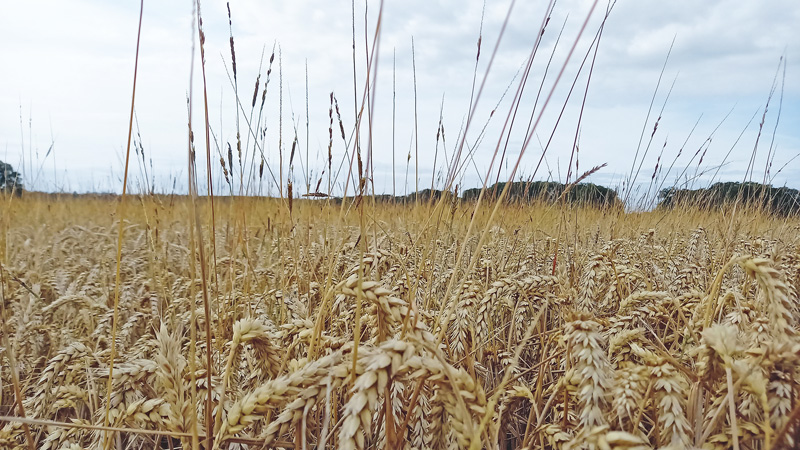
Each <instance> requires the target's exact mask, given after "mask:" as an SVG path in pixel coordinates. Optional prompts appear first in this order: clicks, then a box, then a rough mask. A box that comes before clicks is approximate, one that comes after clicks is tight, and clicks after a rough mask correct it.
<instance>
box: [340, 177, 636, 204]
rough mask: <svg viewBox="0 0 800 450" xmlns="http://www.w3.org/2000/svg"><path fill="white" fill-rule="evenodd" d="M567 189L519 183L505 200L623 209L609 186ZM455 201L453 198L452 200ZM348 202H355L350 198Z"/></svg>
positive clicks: (493, 194) (472, 192) (424, 193)
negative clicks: (560, 200)
mask: <svg viewBox="0 0 800 450" xmlns="http://www.w3.org/2000/svg"><path fill="white" fill-rule="evenodd" d="M505 186H506V183H497V184H495V185H493V186H491V187H487V188H486V194H485V195H484V198H485V199H487V200H491V199H496V198H497V197H499V196H500V193H501V192H503V189H504V188H505ZM565 189H566V186H565V185H564V184H561V183H555V182H549V181H532V182H525V181H518V182H512V183H511V186H510V187H509V192H508V195H507V196H506V199H505V201H506V202H509V203H523V204H527V203H554V202H556V201H558V200H559V199H561V197H562V195H563V199H564V201H565V202H566V203H569V204H575V205H581V206H593V207H610V206H614V207H618V206H622V201H621V200H620V199H619V198H618V197H617V192H616V191H615V190H613V189H609V188H607V187H603V186H598V185H596V184H591V183H585V184H576V185H573V186H571V187H570V188H569V190H567V192H566V194H564V190H565ZM480 193H481V189H480V188H474V189H467V190H465V191H464V193H463V194H462V195H461V198H462V199H463V200H465V201H475V200H477V199H478V196H479V195H480ZM443 194H444V195H452V194H451V193H450V192H448V191H440V190H438V189H433V190H431V189H423V190H421V191H419V192H417V193H411V194H408V195H406V196H397V197H394V196H392V195H376V196H375V199H376V200H378V201H394V202H398V203H411V202H414V201H417V200H419V201H420V202H422V201H429V200H431V198H433V199H434V200H438V199H439V198H441V196H442V195H443ZM450 198H452V197H450ZM336 200H337V201H341V199H336ZM348 200H352V197H349V198H348Z"/></svg>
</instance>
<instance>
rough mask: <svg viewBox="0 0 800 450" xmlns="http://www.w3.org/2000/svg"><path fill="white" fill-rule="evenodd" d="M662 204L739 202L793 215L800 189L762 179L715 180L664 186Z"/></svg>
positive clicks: (711, 205) (798, 204) (796, 211)
mask: <svg viewBox="0 0 800 450" xmlns="http://www.w3.org/2000/svg"><path fill="white" fill-rule="evenodd" d="M658 196H659V199H660V201H659V203H658V207H659V208H675V207H686V206H695V207H699V208H719V207H722V206H726V205H732V204H734V203H736V202H739V203H740V204H742V205H746V206H747V207H752V208H760V209H763V210H764V211H765V212H769V213H772V214H778V215H781V216H790V215H797V214H800V192H798V191H797V189H790V188H787V187H780V188H775V187H772V186H771V185H768V184H761V183H738V182H725V183H714V184H712V185H711V186H709V187H707V188H704V189H693V190H692V189H676V188H669V189H662V190H661V192H660V193H659V195H658Z"/></svg>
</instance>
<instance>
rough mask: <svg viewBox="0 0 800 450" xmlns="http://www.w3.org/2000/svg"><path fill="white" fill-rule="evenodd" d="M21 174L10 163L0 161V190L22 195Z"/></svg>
mask: <svg viewBox="0 0 800 450" xmlns="http://www.w3.org/2000/svg"><path fill="white" fill-rule="evenodd" d="M22 189H23V186H22V176H20V174H19V173H18V172H17V171H15V170H14V168H13V167H11V164H8V163H4V162H3V161H0V191H2V192H11V193H13V194H15V195H17V196H19V195H22Z"/></svg>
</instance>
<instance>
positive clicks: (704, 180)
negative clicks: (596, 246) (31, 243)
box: [0, 0, 800, 195]
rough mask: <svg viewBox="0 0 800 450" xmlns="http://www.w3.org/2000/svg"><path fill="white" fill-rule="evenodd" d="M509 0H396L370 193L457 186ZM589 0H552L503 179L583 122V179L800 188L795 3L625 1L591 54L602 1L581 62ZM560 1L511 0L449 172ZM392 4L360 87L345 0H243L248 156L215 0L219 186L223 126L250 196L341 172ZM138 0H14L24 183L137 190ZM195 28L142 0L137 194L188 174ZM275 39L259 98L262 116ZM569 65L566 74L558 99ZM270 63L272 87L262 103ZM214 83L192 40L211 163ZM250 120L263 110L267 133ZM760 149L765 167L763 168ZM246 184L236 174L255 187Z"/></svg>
mask: <svg viewBox="0 0 800 450" xmlns="http://www.w3.org/2000/svg"><path fill="white" fill-rule="evenodd" d="M509 5H510V2H509V1H487V2H486V4H485V7H484V3H483V2H482V1H462V0H458V1H456V0H452V1H436V2H432V1H416V0H411V1H402V2H400V1H386V2H385V5H384V8H383V14H382V27H381V34H380V42H379V51H378V52H377V70H375V69H374V68H373V72H372V74H373V75H375V76H376V77H377V81H376V83H375V85H374V90H371V91H370V94H371V96H373V97H374V109H373V114H372V115H371V123H372V149H373V151H372V155H373V156H372V160H371V162H372V166H373V168H374V187H375V190H376V192H386V193H392V192H395V193H397V194H405V193H406V192H411V191H413V190H414V189H415V188H416V187H417V186H419V188H420V189H422V188H426V187H430V186H431V184H432V183H433V184H434V185H435V186H437V187H441V186H442V183H443V182H444V180H445V178H446V176H447V166H448V164H450V165H452V163H450V162H451V161H452V158H453V155H454V153H456V151H457V147H458V144H459V141H460V138H461V136H462V134H463V133H462V132H463V129H464V125H465V122H466V120H467V117H468V112H469V105H470V99H471V98H473V96H472V95H471V94H472V92H473V87H472V86H473V74H474V73H475V72H477V76H476V79H477V81H476V84H477V86H479V85H480V84H481V81H482V80H483V78H484V75H485V74H486V69H487V65H488V62H489V59H490V57H491V55H492V53H493V49H494V47H495V45H496V43H497V40H498V36H499V33H500V29H501V26H502V24H503V21H504V19H505V17H506V14H507V12H508V8H509ZM591 5H592V2H591V1H586V0H560V1H558V2H556V4H555V8H554V11H553V13H552V16H551V20H550V21H549V22H548V24H547V27H546V28H545V31H544V34H543V36H542V41H541V44H540V46H539V47H538V49H537V52H536V54H535V57H534V59H533V64H532V68H531V71H530V75H529V76H528V78H527V82H526V84H525V89H524V91H523V95H522V100H521V104H520V106H519V108H518V110H517V116H516V119H515V123H514V126H513V128H512V131H511V133H510V138H509V139H508V145H507V150H506V155H505V160H504V162H503V164H502V165H501V166H500V168H499V172H498V167H497V163H495V166H494V168H493V169H492V172H491V176H490V177H489V179H490V182H494V180H495V179H498V178H499V179H500V180H505V179H508V177H509V176H510V174H511V171H512V169H513V166H514V163H515V162H516V161H517V159H518V158H520V154H521V152H522V153H523V154H522V156H521V158H520V166H519V171H518V172H517V174H516V176H515V179H519V178H520V177H522V178H525V179H527V178H529V177H534V178H535V179H554V180H557V181H564V180H565V178H566V176H567V172H568V167H569V162H570V159H571V155H573V148H574V145H573V143H574V142H575V137H576V135H577V136H578V145H577V147H578V151H577V158H576V159H573V161H575V160H577V168H576V167H575V163H574V162H573V165H572V167H573V169H572V172H573V175H572V178H573V179H574V177H575V175H574V173H578V174H580V173H583V172H585V171H587V170H589V169H590V168H592V167H594V166H598V165H601V164H607V166H605V167H604V168H602V169H600V170H599V171H597V172H596V173H594V174H592V175H591V176H590V177H589V178H588V180H589V181H592V182H595V183H598V184H604V185H607V186H611V187H618V188H621V187H622V185H623V183H625V182H627V180H633V183H632V185H633V190H634V192H635V193H637V194H639V195H641V194H644V193H646V192H647V191H649V192H650V193H651V194H652V193H653V192H655V190H657V189H658V188H659V187H667V186H673V185H679V186H694V187H702V186H705V185H707V184H708V183H710V182H712V181H742V180H744V179H746V178H752V179H753V180H754V181H759V182H760V181H762V180H764V179H765V178H766V179H767V180H768V181H769V182H771V183H772V184H774V185H788V186H790V187H794V188H800V181H798V180H799V179H800V158H797V159H793V158H795V157H796V156H797V155H798V154H800V27H798V26H797V25H798V24H800V3H799V2H797V1H796V0H765V1H760V2H740V1H734V0H721V1H704V2H697V1H693V0H692V1H689V0H678V1H670V2H663V1H642V0H619V1H618V2H617V4H616V5H615V7H614V9H613V10H612V12H611V13H610V15H609V17H608V19H607V21H606V23H605V26H604V28H603V32H602V35H601V37H600V39H599V47H598V50H597V52H596V55H595V52H594V49H593V47H592V45H593V41H594V39H595V37H596V36H597V32H598V30H599V29H600V25H601V23H602V21H603V17H604V13H605V10H606V6H607V5H606V3H604V2H600V3H598V5H597V8H596V9H595V11H594V13H593V14H592V15H591V17H590V19H589V21H588V25H587V27H586V29H585V31H584V33H583V35H582V36H581V37H580V39H579V40H577V45H576V47H575V51H574V53H573V54H572V56H571V59H570V60H569V61H567V55H568V53H569V50H570V48H571V47H572V46H573V44H574V43H576V39H577V38H578V34H579V31H580V28H581V24H582V23H583V22H584V20H586V18H587V15H588V14H589V11H590V8H591ZM365 6H366V9H365ZM546 7H547V2H531V1H521V2H517V4H516V5H515V6H514V9H513V12H512V14H511V16H510V19H509V22H508V26H507V29H506V31H505V35H504V36H503V38H502V41H501V42H500V44H499V47H498V49H497V52H496V54H495V57H494V60H493V64H492V67H491V71H490V72H489V74H488V77H487V78H486V82H485V87H484V89H483V92H482V95H481V97H480V98H479V100H478V102H477V104H476V106H475V113H474V115H473V119H472V121H471V124H470V126H469V128H468V129H467V132H466V141H465V142H466V145H465V146H464V149H463V151H462V160H464V161H465V162H464V163H463V170H461V171H460V172H459V176H458V177H457V179H456V180H455V181H456V182H457V183H459V184H460V185H461V186H463V187H465V188H469V187H475V186H479V185H480V184H481V183H482V182H483V179H484V177H485V175H486V173H487V171H488V167H489V165H490V162H491V160H492V155H493V154H494V151H495V148H496V147H497V146H498V142H500V143H501V144H500V153H502V151H503V148H505V142H506V137H505V136H506V135H504V134H503V124H504V122H505V121H506V118H507V117H508V115H509V111H510V108H511V105H512V100H513V97H514V93H515V92H516V90H517V87H518V85H519V84H520V81H521V80H522V79H523V76H522V72H523V71H524V66H525V63H526V60H527V58H528V57H529V55H530V52H531V50H532V49H533V48H534V44H535V42H536V36H537V34H538V31H539V27H540V24H541V23H542V20H543V17H544V15H545V11H546ZM379 8H380V3H379V2H372V1H371V2H369V4H368V5H365V3H364V2H363V0H359V1H356V2H355V41H356V49H355V90H354V73H353V72H354V69H353V64H354V62H353V47H352V39H353V36H352V33H353V11H352V10H351V3H350V2H343V1H338V2H330V1H311V0H309V1H292V2H287V1H269V2H266V1H255V0H242V1H234V2H231V14H232V29H233V35H234V40H235V49H236V62H237V80H238V90H239V98H240V102H241V109H240V111H243V112H241V113H240V114H239V115H238V122H239V123H238V126H239V130H240V135H241V136H242V146H243V156H242V158H243V160H242V163H241V167H242V169H240V168H239V162H238V155H237V151H236V130H237V112H236V111H237V107H236V96H235V91H234V88H233V86H232V83H231V79H230V78H229V76H230V72H231V53H230V48H229V29H228V15H227V9H226V4H225V3H224V2H219V1H216V2H211V1H206V2H203V3H202V11H201V12H202V17H203V21H204V28H205V33H206V43H205V52H206V80H207V92H208V112H209V116H210V125H211V131H212V133H213V135H212V138H211V147H212V158H211V159H212V166H213V169H212V170H213V180H214V183H215V190H217V191H219V190H220V189H222V191H223V192H226V191H228V190H229V187H228V185H227V184H225V181H224V178H223V175H222V170H221V166H220V163H219V159H220V156H223V157H224V159H226V160H227V145H228V143H230V144H231V145H232V148H233V162H234V166H235V169H234V170H235V174H234V176H235V178H236V179H239V177H240V173H244V174H245V178H247V177H249V176H250V175H251V174H255V175H254V176H255V179H251V180H252V181H250V182H247V180H245V182H244V184H245V185H246V189H247V191H248V192H250V193H256V192H261V193H272V194H275V193H277V191H278V189H277V188H276V186H275V180H278V179H281V173H282V174H283V177H282V179H283V180H284V181H285V180H286V179H287V178H290V177H291V178H292V179H293V180H294V185H295V190H294V192H295V193H300V194H303V193H306V191H307V190H311V191H314V190H316V188H315V187H316V185H317V183H318V180H320V179H322V180H323V181H322V183H321V185H320V186H321V187H320V189H319V190H321V191H327V190H328V188H327V186H328V175H329V173H328V171H327V170H326V167H327V160H328V145H329V132H328V127H329V115H328V114H329V112H328V111H329V107H330V93H331V92H333V93H334V95H335V97H336V99H337V101H338V104H339V107H340V112H341V117H342V122H343V126H344V128H345V132H346V134H347V138H348V140H349V139H350V136H351V133H352V130H353V129H354V124H355V117H356V113H355V111H356V106H355V105H356V104H358V105H359V106H360V104H361V100H362V96H363V93H364V85H365V76H366V72H367V71H366V58H365V55H366V52H367V48H368V47H369V48H370V49H371V48H372V45H373V36H374V31H375V27H376V24H377V19H378V11H379ZM138 18H139V3H138V2H134V1H129V0H125V1H115V2H106V1H89V0H75V1H70V2H62V1H36V0H33V1H26V2H13V3H9V4H6V5H5V6H3V8H2V14H0V42H2V45H0V61H2V67H3V69H2V70H0V159H2V160H4V161H7V162H9V163H11V164H12V165H14V166H15V167H16V168H17V169H18V170H20V171H22V172H23V173H24V176H25V182H26V186H27V187H28V188H32V189H37V190H46V191H66V192H72V191H79V192H83V191H104V192H108V191H116V192H119V191H120V190H121V187H122V173H123V167H124V157H125V148H126V140H127V133H128V120H129V113H130V97H131V83H132V79H133V67H134V55H135V45H136V30H137V23H138ZM365 18H366V23H365ZM192 26H193V11H192V3H191V2H188V1H186V2H150V1H145V5H144V17H143V24H142V40H141V48H140V59H139V72H138V84H137V90H136V103H135V109H136V118H137V124H138V126H137V125H135V127H134V138H135V139H136V140H140V142H141V145H142V147H143V148H144V163H140V160H141V158H140V157H141V154H139V153H136V152H134V149H133V147H132V149H131V154H132V160H131V166H130V187H131V189H132V190H133V191H136V192H138V191H142V190H145V189H148V187H150V186H154V187H155V190H156V191H159V192H172V191H173V190H174V191H177V192H185V189H186V186H187V181H186V179H187V153H188V152H187V148H188V143H187V142H188V137H187V136H188V133H187V119H188V114H187V111H188V110H187V95H188V93H189V82H190V66H191V61H192V59H191V58H192V38H193V36H195V35H193V34H192V33H193V31H192V30H193V28H192ZM562 27H563V32H562ZM559 33H561V35H560V39H558V38H559ZM479 35H480V36H481V47H480V49H481V52H480V58H479V59H478V62H477V71H476V68H475V63H476V51H477V49H478V38H479ZM412 38H413V42H414V50H415V52H414V53H415V55H414V56H415V61H412ZM673 40H674V46H673V47H672V51H671V53H670V54H669V59H668V61H667V63H666V67H665V69H664V71H663V77H661V79H660V84H659V77H660V75H661V71H662V67H664V63H665V60H666V58H667V55H668V53H669V52H670V46H671V45H672V43H673ZM273 49H274V50H273ZM554 49H555V50H554ZM273 51H274V54H275V59H274V62H273V63H272V72H271V76H270V79H269V84H268V88H267V94H266V101H265V106H264V108H263V111H261V114H260V115H259V109H258V106H259V105H260V97H261V93H262V92H263V87H264V82H265V81H266V79H267V69H268V67H269V60H270V56H271V55H272V54H273ZM196 52H199V49H196ZM551 55H552V58H551ZM587 55H588V58H587ZM585 58H586V62H585V64H584V65H583V67H582V68H581V67H580V66H581V62H582V61H584V59H585ZM782 58H783V59H782ZM548 62H549V63H550V64H549V67H548ZM565 63H566V65H565ZM414 64H415V66H416V120H415V90H414V70H413V69H414ZM562 67H563V68H564V72H563V76H562V77H561V79H560V82H559V84H558V85H557V87H556V88H555V89H554V90H553V95H552V99H551V100H550V102H549V103H547V104H546V105H545V99H546V98H547V94H548V93H549V92H550V91H551V89H552V87H553V85H554V82H555V79H556V76H557V74H558V73H559V71H560V70H561V69H562ZM590 68H591V69H592V72H591V82H590V83H589V84H588V90H587V77H588V74H589V70H590ZM259 74H260V81H259V82H260V84H259V86H260V88H259V89H260V90H259V94H258V96H259V100H258V102H257V107H256V110H255V112H253V113H251V100H252V98H253V90H254V86H255V83H256V79H257V77H258V76H259ZM281 75H282V76H281ZM281 79H282V82H281ZM306 80H307V81H306ZM576 80H577V81H576ZM573 82H575V84H574V89H572V93H571V94H570V87H571V86H572V85H573ZM477 86H476V88H475V90H476V91H477ZM773 89H774V94H773V95H772V97H771V98H770V92H771V91H772V90H773ZM281 91H282V94H281ZM539 92H541V94H539ZM537 94H539V95H537ZM281 97H282V102H281ZM537 97H538V101H537ZM584 97H585V103H584ZM202 99H203V90H202V73H201V72H200V65H199V55H198V56H197V57H196V58H195V71H194V78H193V108H192V120H193V125H194V129H195V136H196V137H195V144H196V146H197V150H198V155H201V157H202V159H200V160H199V164H198V165H199V166H201V168H204V167H205V137H204V135H203V132H202V129H203V120H204V119H203V108H202V106H203V101H202ZM768 101H769V104H768V108H767V111H766V115H765V114H764V112H765V105H766V104H767V102H768ZM651 102H652V111H650V112H649V113H648V111H649V109H650V108H651ZM534 105H535V109H534ZM582 105H583V112H582V114H581V107H582ZM281 106H282V108H281ZM562 107H563V116H561V119H560V120H559V116H560V113H561V111H562ZM281 110H282V115H281ZM532 110H533V111H534V114H533V117H534V118H537V117H540V114H541V120H539V121H538V123H537V126H536V128H535V130H534V132H533V134H532V135H531V136H532V137H531V139H530V140H528V141H529V142H528V145H527V146H525V142H526V138H525V136H526V131H527V128H528V124H529V122H530V120H531V111H532ZM307 111H308V113H307ZM492 111H494V113H493V114H492ZM259 116H260V119H259ZM393 116H394V118H393ZM307 118H308V122H307ZM440 118H441V121H440ZM579 118H580V121H579ZM762 118H763V126H761V123H762ZM279 119H282V120H279ZM334 121H335V122H334V133H333V145H332V149H331V153H332V168H333V170H332V172H333V178H332V180H331V182H332V183H334V181H335V183H334V188H333V192H334V193H341V190H342V188H343V184H344V181H345V179H346V174H347V161H346V157H345V149H346V148H345V143H344V142H343V140H342V138H341V135H340V131H339V129H338V128H339V126H338V121H337V119H336V115H335V113H334ZM362 122H363V123H362V125H361V131H362V147H363V149H362V151H363V152H364V155H365V156H364V159H365V160H366V158H367V157H366V153H367V147H368V145H367V140H368V138H367V130H368V129H369V121H368V120H367V118H366V117H365V118H364V120H363V121H362ZM440 122H441V124H442V126H443V128H444V130H445V131H444V140H442V138H441V137H440V138H439V140H438V142H437V130H439V128H440V127H439V124H440ZM656 122H658V126H657V129H656V131H655V133H653V129H654V127H655V124H656ZM248 123H251V124H253V126H255V125H256V124H257V123H260V124H261V126H260V127H259V128H263V127H266V132H263V133H262V134H260V135H259V137H258V145H255V144H254V142H255V141H256V139H254V138H252V135H251V134H250V132H249V131H248V129H249V128H248ZM556 124H558V126H557V127H556ZM579 124H580V126H579ZM554 129H555V131H554ZM759 132H760V137H759ZM551 135H552V139H551ZM295 136H296V139H297V146H296V154H295V157H294V160H293V169H290V168H289V164H288V160H289V154H290V153H291V148H292V143H293V141H294V140H295ZM549 141H550V144H549V145H548V142H549ZM757 142H758V145H757V149H756V152H755V157H754V162H753V163H752V165H751V158H752V155H753V151H754V149H755V148H756V143H757ZM437 144H438V145H437ZM351 145H352V144H351ZM543 148H546V149H547V150H546V153H545V154H544V158H542V154H543ZM279 149H280V151H279ZM350 149H352V147H350ZM523 149H524V152H523ZM637 149H638V151H637ZM262 151H263V155H264V158H265V161H266V163H267V164H266V166H265V169H264V174H263V177H262V178H261V179H260V181H259V178H258V174H257V172H258V167H257V162H256V165H255V166H253V165H252V163H251V161H253V160H254V159H255V160H256V161H258V160H260V158H261V156H260V155H261V152H262ZM254 153H255V155H256V156H255V158H254V156H253V154H254ZM467 155H469V157H467ZM134 158H139V159H135V160H134ZM281 160H282V161H283V170H281V167H280V166H281V164H280V161H281ZM540 160H541V164H539V161H540ZM151 161H152V162H151ZM342 161H344V164H341V162H342ZM365 163H366V161H365ZM340 166H341V167H344V169H341V170H340V169H339V167H340ZM537 166H538V169H537ZM751 166H752V167H753V168H752V175H750V174H748V173H747V172H748V167H751ZM323 170H326V172H325V173H324V174H323V173H322V171H323ZM417 172H418V174H419V175H418V177H416V176H415V173H417ZM203 173H204V171H201V176H204V175H203ZM632 173H633V174H638V175H636V176H631V174H632ZM337 174H338V178H337ZM393 174H394V176H393ZM654 174H655V178H654V177H653V176H654ZM765 174H766V177H765ZM204 179H205V178H202V180H204ZM651 180H652V183H651ZM236 183H238V182H235V183H234V186H233V189H234V191H238V189H239V187H238V184H236ZM307 184H309V185H310V188H307V186H306V185H307ZM201 185H203V186H204V185H205V182H204V181H203V182H202V183H201ZM351 189H352V188H351ZM626 189H628V188H627V187H626ZM201 190H202V188H201Z"/></svg>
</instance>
